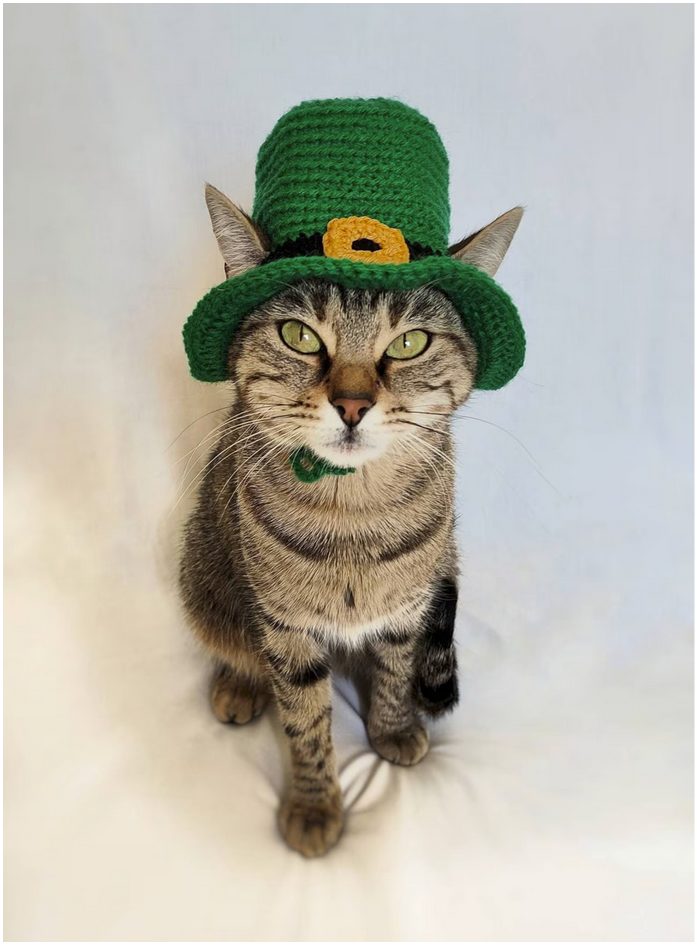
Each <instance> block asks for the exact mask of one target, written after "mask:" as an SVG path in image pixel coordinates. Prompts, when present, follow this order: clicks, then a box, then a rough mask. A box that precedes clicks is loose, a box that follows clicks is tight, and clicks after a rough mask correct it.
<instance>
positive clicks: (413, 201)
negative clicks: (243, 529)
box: [184, 98, 525, 390]
mask: <svg viewBox="0 0 697 945" xmlns="http://www.w3.org/2000/svg"><path fill="white" fill-rule="evenodd" d="M252 215H253V218H254V220H255V222H257V223H258V224H260V225H261V227H262V228H263V229H264V230H265V232H266V233H267V235H268V236H269V237H270V240H271V252H270V254H269V258H268V260H267V261H265V262H264V263H263V264H262V265H260V266H257V267H256V268H253V269H250V270H248V271H247V272H244V273H242V274H241V275H239V276H236V277H234V278H232V279H229V280H228V281H226V282H223V283H222V284H221V285H219V286H216V287H215V288H213V289H211V291H210V292H208V294H207V295H206V296H204V297H203V298H202V299H201V301H200V302H199V303H198V305H197V306H196V308H195V309H194V311H193V313H192V314H191V315H190V316H189V319H188V321H187V322H186V324H185V326H184V345H185V348H186V353H187V356H188V359H189V366H190V369H191V373H192V374H193V376H194V377H196V378H197V379H198V380H201V381H224V380H226V379H227V352H228V350H229V347H230V343H231V341H232V339H233V337H234V334H235V331H236V329H237V327H238V326H239V324H240V322H241V321H242V320H243V319H244V317H245V316H246V315H248V314H249V313H250V312H251V311H253V310H254V309H255V308H257V307H258V306H259V305H261V304H263V303H264V302H266V301H268V300H269V299H271V298H272V297H273V296H275V295H278V294H279V293H281V292H283V291H284V290H285V289H287V288H288V287H289V285H292V284H293V283H294V282H299V281H302V280H306V279H320V280H324V281H328V282H333V283H336V284H339V285H343V286H346V287H348V288H358V289H376V290H384V291H404V290H408V289H415V288H418V287H419V286H423V285H426V284H428V285H431V286H433V287H434V288H437V289H440V290H441V291H442V292H444V293H445V295H447V296H448V297H449V298H450V300H451V301H452V302H453V304H454V305H455V306H456V308H457V310H458V312H459V313H460V317H461V318H462V321H463V324H464V325H465V327H466V328H467V329H468V331H469V332H470V334H471V335H472V338H473V340H474V343H475V345H476V346H477V351H478V369H477V378H476V381H475V384H476V386H477V387H478V388H480V389H484V390H493V389H496V388H500V387H503V385H504V384H506V383H507V382H508V381H510V380H511V378H512V377H514V376H515V374H516V373H517V372H518V370H519V369H520V367H521V366H522V364H523V361H524V357H525V334H524V332H523V326H522V324H521V322H520V318H519V317H518V313H517V311H516V308H515V306H514V304H513V302H512V301H511V299H510V298H509V296H508V295H507V294H506V293H505V292H504V290H503V289H502V288H501V287H500V286H499V285H498V284H497V283H496V282H495V281H494V280H493V279H491V278H490V277H489V276H488V275H486V273H484V272H481V271H480V270H479V269H475V268H474V267H473V266H469V265H466V264H464V263H462V262H460V261H459V260H456V259H453V258H451V257H450V256H448V255H447V246H448V235H449V216H450V208H449V201H448V158H447V155H446V153H445V149H444V147H443V144H442V142H441V140H440V137H439V136H438V132H437V131H436V129H435V128H434V126H433V125H432V124H431V122H430V121H428V119H426V118H425V117H424V116H423V115H421V114H419V112H417V111H416V110H415V109H413V108H410V107H409V106H407V105H404V104H403V103H402V102H398V101H395V100H392V99H384V98H379V99H328V100H320V101H311V102H304V103H302V104H300V105H298V106H296V107H295V108H293V109H291V110H290V111H289V112H288V113H287V114H286V115H284V116H283V117H282V118H281V119H280V120H279V121H278V123H277V124H276V126H275V127H274V129H273V130H272V132H271V134H270V135H269V136H268V138H267V139H266V141H265V142H264V144H263V145H262V147H261V149H260V151H259V157H258V161H257V174H256V196H255V201H254V210H253V214H252ZM347 218H359V219H360V218H368V220H367V221H366V222H365V226H364V231H363V230H362V231H361V232H359V229H360V227H359V228H358V229H356V231H355V235H356V236H357V237H359V240H358V242H357V243H356V244H352V243H351V242H350V241H347V242H346V247H345V252H344V253H343V258H341V257H342V252H341V248H340V245H339V250H338V256H339V257H340V258H336V257H335V256H334V255H333V253H334V252H335V251H336V250H335V249H334V247H335V246H337V245H338V244H337V243H336V242H333V241H332V232H333V230H336V231H337V232H342V233H345V232H347V231H349V230H350V229H351V227H355V226H356V223H355V221H353V222H350V223H349V221H348V220H347ZM372 224H377V225H376V226H373V225H372ZM381 227H382V229H381ZM347 228H348V229H347ZM387 228H392V229H393V230H396V231H399V233H401V236H402V237H403V243H402V242H401V241H400V245H404V246H405V248H406V249H407V250H408V253H409V261H406V253H404V254H403V253H402V251H400V252H399V253H394V252H393V250H392V249H390V248H389V247H387V246H386V247H385V249H383V248H382V247H380V251H379V252H376V253H375V259H374V260H373V261H371V254H370V253H369V252H356V250H359V248H361V247H362V246H363V241H362V240H361V238H362V237H365V238H367V239H369V240H372V239H375V240H380V238H381V236H380V234H381V232H382V233H384V232H385V231H386V230H387ZM397 236H399V234H397ZM325 237H327V240H325ZM326 245H329V246H330V247H332V255H331V256H327V255H324V254H323V253H324V248H325V246H326ZM385 250H387V252H385ZM390 253H393V255H392V256H391V257H390ZM363 258H365V260H366V261H362V260H363ZM386 258H392V259H394V260H399V261H390V262H386V261H384V260H385V259H386ZM402 259H404V260H405V261H401V260H402ZM381 260H382V261H381Z"/></svg>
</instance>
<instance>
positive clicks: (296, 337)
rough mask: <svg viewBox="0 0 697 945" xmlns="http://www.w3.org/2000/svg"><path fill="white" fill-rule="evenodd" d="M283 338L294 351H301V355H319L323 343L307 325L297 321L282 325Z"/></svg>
mask: <svg viewBox="0 0 697 945" xmlns="http://www.w3.org/2000/svg"><path fill="white" fill-rule="evenodd" d="M281 338H283V340H284V341H285V343H286V344H287V345H288V347H289V348H292V349H293V351H299V352H300V354H317V352H318V351H319V350H320V348H321V347H322V342H321V341H320V340H319V338H318V337H317V335H316V334H315V333H314V331H313V330H312V329H311V328H308V327H307V325H303V323H302V322H296V321H295V320H292V321H289V322H283V324H282V325H281Z"/></svg>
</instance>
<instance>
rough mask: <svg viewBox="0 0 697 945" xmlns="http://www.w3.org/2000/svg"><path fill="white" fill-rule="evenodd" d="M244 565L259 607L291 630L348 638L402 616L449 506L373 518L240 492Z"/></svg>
mask: <svg viewBox="0 0 697 945" xmlns="http://www.w3.org/2000/svg"><path fill="white" fill-rule="evenodd" d="M239 508H240V525H241V537H242V549H243V554H244V559H245V569H246V571H247V573H248V577H249V579H250V581H251V583H252V584H253V586H254V589H255V593H256V594H257V596H258V597H259V599H260V602H261V603H262V605H265V606H266V608H267V609H269V610H270V611H271V613H273V614H274V615H276V616H279V617H280V615H281V614H282V615H283V618H284V619H285V620H286V621H287V622H288V623H291V624H293V625H295V626H298V627H303V628H313V627H314V628H318V629H322V630H331V631H332V632H336V633H339V634H340V635H341V634H346V635H348V636H355V635H360V634H362V633H365V632H369V631H371V630H374V629H376V628H378V627H380V626H382V625H384V623H385V622H386V620H390V619H398V618H399V616H400V615H402V614H407V613H408V612H409V610H410V609H413V607H414V606H416V603H417V602H418V601H419V600H420V599H421V598H422V597H423V594H424V592H425V591H426V590H427V588H428V586H429V583H430V581H431V580H432V577H433V573H434V570H435V568H436V567H437V565H438V562H439V561H440V559H441V558H442V555H443V552H444V550H445V547H446V544H447V542H448V539H449V536H450V530H451V524H452V523H451V515H450V510H449V508H447V507H446V508H440V509H438V508H433V509H431V508H423V509H420V510H418V513H419V514H414V513H411V512H408V511H407V512H406V513H405V511H404V510H401V514H400V510H399V509H397V510H396V512H395V513H394V514H390V510H389V509H385V510H383V511H382V514H381V515H380V516H374V515H370V514H368V515H366V514H360V513H359V512H353V513H351V512H343V513H342V512H337V511H336V510H332V509H330V510H326V509H322V508H319V509H315V508H302V507H299V506H294V505H293V504H291V503H282V502H278V501H276V500H275V499H273V498H264V497H263V496H262V495H260V494H259V491H258V490H255V489H254V488H253V487H252V488H251V489H243V490H242V491H241V493H240V505H239Z"/></svg>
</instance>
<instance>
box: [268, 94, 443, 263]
mask: <svg viewBox="0 0 697 945" xmlns="http://www.w3.org/2000/svg"><path fill="white" fill-rule="evenodd" d="M253 216H254V219H255V220H256V221H257V222H258V223H259V224H260V225H261V226H262V227H263V229H264V230H265V231H266V233H267V234H268V236H269V238H270V240H271V243H272V248H274V249H275V248H277V247H279V246H281V245H282V244H284V243H286V242H289V241H291V240H296V239H298V238H300V237H304V236H308V237H309V236H314V235H316V234H318V233H323V232H324V231H325V230H326V228H327V224H328V223H329V221H330V220H333V219H336V218H337V217H338V218H341V217H371V218H373V219H375V220H379V221H380V223H383V224H385V225H386V226H389V227H394V228H395V229H398V230H401V232H402V234H403V235H404V238H405V239H406V240H407V241H409V242H410V243H412V244H418V245H420V246H422V247H426V248H428V249H430V250H431V251H432V252H434V253H436V254H441V253H445V252H446V251H447V246H448V235H449V231H450V203H449V199H448V157H447V154H446V152H445V148H444V147H443V143H442V141H441V139H440V136H439V135H438V132H437V131H436V129H435V127H434V126H433V125H432V124H431V122H430V121H429V120H428V119H427V118H426V117H425V116H423V115H422V114H421V113H420V112H418V111H416V109H414V108H410V107H409V106H408V105H405V104H404V103H402V102H399V101H397V100H395V99H388V98H373V99H319V100H316V101H309V102H302V103H301V104H300V105H297V106H296V107H295V108H292V109H291V110H290V111H289V112H287V113H286V114H285V115H283V117H282V118H280V119H279V121H278V122H277V123H276V125H275V127H274V128H273V130H272V131H271V133H270V135H269V136H268V138H267V139H266V141H265V142H264V144H263V145H262V146H261V148H260V150H259V155H258V158H257V169H256V195H255V200H254V210H253Z"/></svg>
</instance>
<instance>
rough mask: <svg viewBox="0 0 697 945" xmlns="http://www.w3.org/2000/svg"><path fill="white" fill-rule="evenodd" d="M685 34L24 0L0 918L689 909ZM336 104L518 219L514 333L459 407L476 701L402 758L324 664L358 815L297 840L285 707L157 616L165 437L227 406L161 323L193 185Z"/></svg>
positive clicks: (203, 269)
mask: <svg viewBox="0 0 697 945" xmlns="http://www.w3.org/2000/svg"><path fill="white" fill-rule="evenodd" d="M691 38H692V10H691V8H690V7H688V6H669V5H664V6H661V5H653V6H652V5H648V6H638V5H636V6H633V5H628V6H622V5H619V6H603V5H598V6H586V7H579V6H565V7H564V6H548V5H540V6H525V5H520V6H515V7H513V6H495V5H492V6H469V7H468V6H445V5H440V6H439V5H434V6H430V7H427V6H425V5H393V6H388V5H376V6H365V5H355V6H329V5H326V6H325V5H303V6H293V5H286V6H232V5H217V6H199V7H194V6H189V5H181V6H174V5H171V6H157V5H153V6H138V5H134V6H126V5H116V6H103V7H96V6H95V7H93V6H73V7H70V6H60V5H56V6H10V7H9V8H6V9H5V45H6V79H5V82H6V85H5V88H6V190H5V206H6V264H5V277H6V297H5V364H6V447H7V448H6V460H7V462H6V545H5V548H6V631H5V691H6V701H5V706H6V712H5V753H6V779H5V783H6V793H5V797H6V806H7V819H6V889H5V910H6V929H5V935H6V937H7V938H10V939H23V940H29V939H39V940H42V939H43V940H46V939H53V940H56V939H58V940H60V939H96V940H114V939H117V940H118V939H130V940H139V939H140V940H168V939H170V940H184V941H188V940H193V939H203V940H230V939H256V940H263V939H272V940H273V939H279V938H280V939H310V940H312V939H322V938H329V939H334V940H337V939H382V940H395V939H411V940H418V939H440V940H447V939H451V940H452V939H466V940H467V939H468V940H476V939H484V940H516V939H528V940H529V939H543V940H546V939H563V940H571V939H573V940H578V939H595V940H600V939H611V940H617V939H620V940H621V939H629V940H650V939H653V940H675V939H686V938H689V937H690V935H691V931H690V922H691V906H690V881H691V876H690V845H691V837H690V829H691V828H690V825H691V807H690V797H691V731H690V714H691V713H690V696H691V643H690V633H691V566H692V544H691V519H692V514H691V459H692V433H691V420H692V418H691V368H692V319H691V304H692V301H691V300H692V295H691V293H692V282H691V270H692V243H691V239H692V236H691V232H692V231H691V224H692V219H691V216H692V200H693V198H692V178H691V162H692V153H691V147H692V145H691V142H692V102H691V84H692V78H691V59H692V49H691ZM340 95H341V96H343V95H364V96H370V95H393V96H397V97H400V98H402V99H404V100H405V101H407V102H409V103H410V104H413V105H415V106H416V107H418V108H420V109H421V110H422V111H424V112H425V113H426V114H427V115H428V116H429V117H430V118H431V119H432V120H433V121H434V122H435V124H436V125H437V127H438V128H439V129H440V131H441V134H442V136H443V139H444V141H445V144H446V147H447V148H448V151H449V153H450V156H451V167H452V204H453V233H452V237H453V239H457V238H460V237H462V236H463V235H465V234H466V233H468V232H470V231H472V230H473V229H476V228H478V227H479V226H481V225H483V224H484V223H487V222H488V221H489V220H491V219H493V218H494V217H495V216H496V215H497V214H498V213H500V212H502V211H504V210H506V209H508V208H509V207H511V206H513V205H515V204H516V203H519V202H520V203H523V204H524V205H525V206H526V207H527V208H528V209H527V214H526V217H525V219H524V221H523V224H522V226H521V228H520V231H519V233H518V235H517V236H516V239H515V241H514V243H513V246H512V248H511V251H510V254H509V258H508V259H507V260H506V262H505V263H504V265H503V267H502V268H501V270H500V272H499V279H500V281H501V283H502V284H503V285H504V287H505V288H506V289H507V290H508V291H509V292H510V293H511V295H512V296H513V298H514V299H515V300H516V301H517V303H518V304H519V307H520V310H521V313H522V317H523V320H524V323H525V325H526V329H527V333H528V344H529V354H528V360H527V364H526V367H525V368H524V370H523V372H522V373H521V374H520V376H519V378H517V379H516V380H515V381H514V382H513V383H511V384H510V386H509V387H507V388H505V389H504V390H503V391H501V392H498V393H480V394H478V395H477V396H476V397H474V398H473V400H472V402H471V404H470V405H469V407H468V408H467V409H466V410H464V411H463V412H462V417H463V419H462V420H460V421H459V422H458V423H457V427H458V449H459V461H460V475H459V483H458V490H459V512H460V518H459V538H460V545H461V548H462V552H463V578H462V605H461V608H460V612H459V622H458V631H457V635H458V639H459V647H460V660H461V664H462V669H463V673H462V676H463V678H462V689H463V699H462V704H461V706H460V707H459V709H458V711H457V712H456V714H454V715H453V716H452V717H450V718H449V719H447V720H446V721H445V722H443V723H441V724H440V725H438V726H437V728H436V729H435V732H434V747H433V750H432V752H431V754H430V756H429V757H428V759H427V760H426V761H425V762H424V763H423V764H422V765H421V766H420V767H419V768H417V769H414V770H412V771H407V770H396V769H394V768H392V767H390V766H389V765H388V764H387V763H386V762H382V761H379V760H377V759H376V757H375V756H374V755H372V754H371V753H370V752H369V751H368V749H367V747H366V742H365V737H364V734H363V731H362V726H361V723H360V720H359V719H358V717H357V715H356V713H355V711H354V710H353V708H352V703H353V702H354V701H355V700H354V697H353V695H352V693H351V691H350V690H349V689H348V688H347V687H346V686H345V685H342V684H340V685H339V692H338V693H337V704H336V711H335V717H336V730H337V744H338V752H339V757H340V762H341V767H342V774H341V780H342V784H343V786H344V788H345V790H346V795H347V803H348V805H349V807H350V808H351V816H350V819H349V823H348V829H347V833H346V835H345V837H344V839H343V841H342V843H341V845H340V847H339V848H338V849H337V850H336V851H334V852H333V853H332V854H331V855H330V856H329V857H328V858H327V859H325V860H322V861H315V862H306V861H303V860H301V859H300V858H299V857H298V856H296V855H294V854H292V853H290V852H289V851H287V850H286V849H285V848H284V847H283V846H282V845H281V843H280V841H279V840H278V838H277V836H276V834H275V827H274V812H275V809H276V806H277V803H278V796H279V792H280V791H281V787H282V784H283V770H284V769H283V755H282V752H281V744H282V741H281V737H280V732H279V727H278V724H277V722H276V721H275V719H274V717H273V715H271V716H268V717H265V718H264V719H262V720H261V721H260V722H258V723H255V725H253V726H251V727H249V728H247V729H245V730H231V729H229V728H226V727H223V726H220V725H219V724H218V723H217V722H215V721H214V719H213V717H212V716H211V715H210V713H209V711H208V709H207V705H206V674H205V666H206V663H205V659H204V657H203V655H202V654H201V653H200V652H198V651H197V650H196V648H195V646H194V645H193V643H192V642H191V641H190V640H189V638H188V636H187V633H186V631H185V629H184V625H183V621H182V619H181V615H180V613H179V610H178V605H177V600H176V594H175V590H174V586H175V584H174V576H175V571H176V536H177V532H178V528H179V527H180V524H181V521H182V517H183V515H184V514H185V512H186V510H187V508H188V507H189V504H190V502H189V499H187V498H185V499H183V500H182V501H180V502H179V503H178V504H177V500H178V497H179V496H180V495H181V493H182V492H183V491H184V485H185V483H188V482H191V481H192V479H193V474H194V473H195V472H196V470H197V469H198V468H200V465H201V462H202V459H203V453H202V452H199V453H195V454H194V457H195V459H196V461H195V463H194V465H193V468H191V469H189V471H188V473H187V474H186V477H185V478H183V473H184V468H185V466H186V459H185V458H184V457H185V456H186V453H187V451H189V450H191V449H192V448H194V447H195V446H196V445H197V443H198V442H199V441H200V439H201V438H202V437H203V436H204V435H205V434H206V433H207V432H208V431H209V430H211V429H212V427H213V424H214V417H211V416H209V417H207V418H204V419H202V420H201V421H200V422H198V423H196V424H194V426H192V427H191V428H190V429H189V430H187V432H186V433H185V434H184V435H183V436H181V437H180V438H179V439H178V440H177V441H176V443H175V444H174V445H173V446H171V447H169V444H170V443H171V441H172V440H174V438H175V437H176V436H177V435H178V434H179V433H180V432H181V431H182V430H183V429H184V428H185V427H186V425H187V424H189V423H190V422H191V421H193V420H195V419H196V418H199V417H202V415H203V414H205V413H206V411H209V410H211V409H212V408H213V407H216V406H219V405H220V404H222V403H223V402H224V401H225V396H226V395H225V390H224V389H219V388H216V387H212V386H210V387H209V386H206V385H202V384H198V383H196V382H194V381H193V380H192V379H191V378H189V376H188V373H187V366H186V362H185V358H184V352H183V348H182V345H181V339H180V331H181V327H182V324H183V322H184V320H185V318H186V317H187V315H188V314H189V312H190V311H191V309H192V308H193V306H194V304H195V302H196V301H197V300H198V299H199V297H200V296H201V295H202V294H203V293H204V292H205V291H206V290H207V289H208V288H209V287H210V286H211V285H213V284H216V283H218V282H220V281H221V279H222V266H221V261H220V259H219V257H218V254H217V249H216V246H215V243H214V240H213V237H212V235H211V233H210V229H209V223H208V219H207V214H206V210H205V206H204V202H203V182H204V180H210V181H211V182H212V183H214V184H216V185H217V186H219V187H221V188H222V189H223V190H225V191H226V192H227V193H229V195H230V196H231V197H232V198H233V199H235V200H238V201H240V202H241V203H242V204H243V205H246V206H247V207H249V206H250V205H251V201H252V195H253V170H254V160H255V156H256V150H257V148H258V146H259V145H260V143H261V141H262V140H263V138H264V136H265V135H266V134H267V133H268V131H269V130H270V128H271V127H272V125H273V123H274V122H275V120H276V119H277V118H278V117H279V116H280V115H281V113H282V112H283V111H284V110H286V109H287V108H288V107H290V106H292V105H293V104H295V103H297V102H298V101H300V100H302V99H306V98H316V97H331V96H340ZM474 417H476V418H478V419H477V420H476V421H475V420H473V419H469V418H474ZM479 421H485V422H479ZM168 447H169V448H168Z"/></svg>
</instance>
